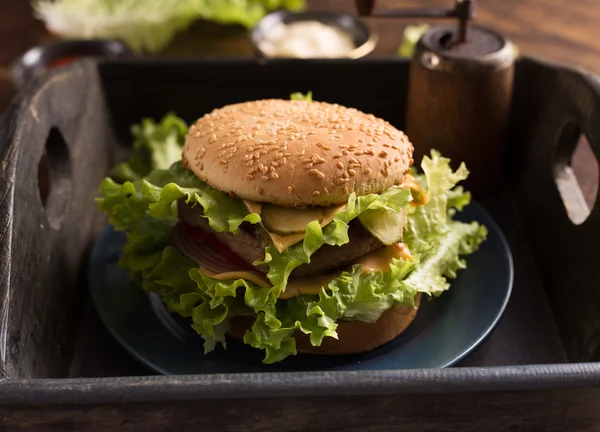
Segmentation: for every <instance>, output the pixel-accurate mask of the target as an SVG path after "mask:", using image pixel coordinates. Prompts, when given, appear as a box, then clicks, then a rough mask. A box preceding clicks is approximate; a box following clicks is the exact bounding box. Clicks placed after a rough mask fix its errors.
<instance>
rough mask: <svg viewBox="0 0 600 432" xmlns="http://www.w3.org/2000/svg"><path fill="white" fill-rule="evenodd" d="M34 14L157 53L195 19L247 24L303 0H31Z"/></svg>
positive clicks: (64, 28)
mask: <svg viewBox="0 0 600 432" xmlns="http://www.w3.org/2000/svg"><path fill="white" fill-rule="evenodd" d="M32 6H33V9H34V14H35V16H36V18H38V19H41V20H43V21H44V22H45V24H46V27H47V28H48V30H49V31H51V32H52V33H54V34H57V35H60V36H62V37H64V38H69V39H118V40H122V41H124V42H125V43H126V44H127V45H128V46H129V48H131V49H132V50H133V51H136V52H144V51H147V52H152V53H154V52H158V51H160V50H162V49H163V48H165V47H166V46H167V45H168V44H169V43H170V42H171V41H172V40H173V38H174V37H175V35H176V34H177V33H178V32H180V31H183V30H185V29H186V28H188V27H189V26H190V24H192V22H194V21H195V20H198V19H206V20H211V21H215V22H218V23H222V24H241V25H243V26H245V27H248V28H251V27H254V26H255V25H256V23H257V22H258V21H259V20H260V19H261V18H262V17H263V16H264V15H265V14H267V13H268V12H270V11H272V10H275V9H279V8H286V9H290V10H301V9H303V8H304V6H305V5H304V0H146V1H139V0H34V1H33V2H32Z"/></svg>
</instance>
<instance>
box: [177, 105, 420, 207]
mask: <svg viewBox="0 0 600 432" xmlns="http://www.w3.org/2000/svg"><path fill="white" fill-rule="evenodd" d="M412 153H413V146H412V144H411V143H410V141H409V140H408V138H407V137H406V135H405V134H404V133H402V132H401V131H399V130H397V129H396V128H394V127H393V126H391V125H390V124H389V123H388V122H386V121H384V120H382V119H379V118H376V117H375V116H373V115H370V114H365V113H363V112H361V111H358V110H356V109H352V108H346V107H343V106H340V105H335V104H329V103H325V102H307V101H290V100H279V99H269V100H260V101H252V102H245V103H239V104H234V105H228V106H225V107H223V108H220V109H217V110H214V111H213V112H211V113H210V114H207V115H205V116H203V117H202V118H200V119H199V120H198V121H197V122H196V123H195V124H194V125H192V126H191V127H190V129H189V131H188V134H187V137H186V141H185V146H184V150H183V156H182V159H183V163H184V165H185V166H187V167H188V168H189V169H191V170H192V171H193V172H194V173H195V174H196V175H197V176H198V177H199V178H200V179H201V180H202V181H204V182H206V183H208V184H209V185H211V186H212V187H214V188H216V189H219V190H221V191H223V192H227V193H233V194H235V195H237V196H238V197H240V198H243V199H247V200H252V201H259V202H270V203H274V204H279V205H283V206H299V207H301V206H306V205H320V206H327V205H331V204H340V203H344V202H346V201H347V200H348V197H349V196H350V194H351V193H352V192H356V193H357V194H358V195H366V194H369V193H381V192H384V191H385V190H387V189H389V188H390V187H391V186H393V185H395V184H399V183H401V182H402V179H403V178H404V175H405V174H406V172H407V171H408V168H409V167H410V165H411V164H412V162H413V160H412Z"/></svg>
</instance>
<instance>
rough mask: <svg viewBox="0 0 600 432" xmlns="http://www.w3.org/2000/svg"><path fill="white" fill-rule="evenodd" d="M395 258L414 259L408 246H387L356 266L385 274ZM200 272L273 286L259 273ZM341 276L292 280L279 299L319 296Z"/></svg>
mask: <svg viewBox="0 0 600 432" xmlns="http://www.w3.org/2000/svg"><path fill="white" fill-rule="evenodd" d="M394 258H402V259H406V260H411V259H412V258H413V257H412V255H411V254H410V251H409V250H408V247H406V245H404V244H403V243H398V244H397V245H394V246H387V247H385V248H383V249H381V250H379V251H377V252H373V253H370V254H367V255H365V256H364V257H362V258H361V259H360V260H358V261H356V263H355V264H361V265H362V266H363V268H362V271H363V273H366V272H376V271H383V272H385V271H389V270H390V263H391V262H392V259H394ZM200 271H201V272H202V273H203V274H204V275H206V276H208V277H211V278H213V279H217V280H235V279H245V280H247V281H250V282H252V283H254V284H256V285H257V286H259V287H261V288H268V287H270V286H272V285H271V283H270V282H269V280H268V279H267V278H266V276H265V275H264V274H262V273H258V272H250V271H244V270H240V271H230V272H226V273H214V272H211V271H208V270H206V269H204V268H201V269H200ZM339 276H340V272H333V273H329V274H326V275H323V276H317V277H312V278H302V279H296V280H292V281H290V282H289V283H288V284H287V286H286V289H285V291H284V292H282V293H281V294H280V295H279V298H280V299H281V300H287V299H291V298H294V297H298V296H301V295H318V294H319V293H320V292H321V289H323V288H327V285H329V282H331V281H332V280H334V279H337V278H338V277H339Z"/></svg>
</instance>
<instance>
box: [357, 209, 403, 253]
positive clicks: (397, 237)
mask: <svg viewBox="0 0 600 432" xmlns="http://www.w3.org/2000/svg"><path fill="white" fill-rule="evenodd" d="M358 220H359V221H360V223H361V225H362V226H363V227H364V228H365V229H366V230H367V231H369V233H371V235H372V236H373V237H375V238H376V239H377V240H379V241H380V242H381V243H382V244H384V245H386V246H391V245H395V244H396V243H400V242H401V241H402V233H403V231H404V227H405V226H406V209H402V210H401V211H399V212H388V211H385V210H367V211H366V212H364V213H363V214H361V215H360V216H359V217H358Z"/></svg>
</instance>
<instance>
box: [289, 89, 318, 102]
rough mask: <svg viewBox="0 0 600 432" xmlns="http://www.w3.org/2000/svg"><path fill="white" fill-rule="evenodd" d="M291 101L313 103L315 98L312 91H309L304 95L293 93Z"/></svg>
mask: <svg viewBox="0 0 600 432" xmlns="http://www.w3.org/2000/svg"><path fill="white" fill-rule="evenodd" d="M290 100H297V101H307V102H312V100H313V98H312V91H309V92H308V93H306V94H302V93H300V92H296V93H292V94H291V95H290Z"/></svg>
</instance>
